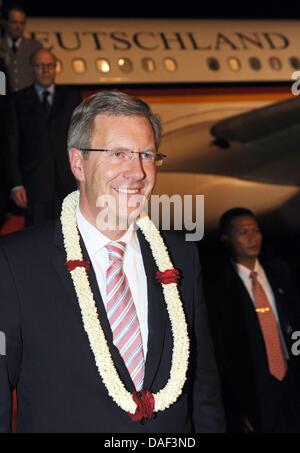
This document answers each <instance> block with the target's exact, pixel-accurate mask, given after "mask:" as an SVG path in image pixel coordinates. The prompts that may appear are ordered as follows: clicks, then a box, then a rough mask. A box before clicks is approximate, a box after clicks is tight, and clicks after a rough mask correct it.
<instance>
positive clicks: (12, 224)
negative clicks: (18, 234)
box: [0, 214, 24, 234]
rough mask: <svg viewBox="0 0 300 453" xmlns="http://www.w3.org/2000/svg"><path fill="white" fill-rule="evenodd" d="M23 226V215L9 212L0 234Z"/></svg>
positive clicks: (12, 231)
mask: <svg viewBox="0 0 300 453" xmlns="http://www.w3.org/2000/svg"><path fill="white" fill-rule="evenodd" d="M22 228H24V217H23V216H20V215H12V214H9V215H8V216H7V219H6V222H5V223H4V225H3V227H2V228H1V230H0V234H9V233H14V232H15V231H19V230H22Z"/></svg>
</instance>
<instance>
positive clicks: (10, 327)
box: [0, 249, 22, 433]
mask: <svg viewBox="0 0 300 453" xmlns="http://www.w3.org/2000/svg"><path fill="white" fill-rule="evenodd" d="M20 325H21V316H20V309H19V300H18V294H17V290H16V287H15V284H14V281H13V277H12V273H11V271H10V268H9V264H8V261H7V259H6V257H5V254H4V252H3V250H2V249H0V342H1V343H0V433H6V432H10V431H11V415H12V390H13V388H15V387H16V386H17V383H18V379H19V374H20V367H21V356H22V341H21V327H20Z"/></svg>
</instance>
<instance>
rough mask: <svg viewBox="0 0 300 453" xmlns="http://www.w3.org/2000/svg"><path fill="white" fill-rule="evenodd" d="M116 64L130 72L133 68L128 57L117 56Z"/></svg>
mask: <svg viewBox="0 0 300 453" xmlns="http://www.w3.org/2000/svg"><path fill="white" fill-rule="evenodd" d="M118 66H119V68H120V69H121V70H122V71H123V72H131V71H132V68H133V65H132V61H131V60H129V58H119V60H118Z"/></svg>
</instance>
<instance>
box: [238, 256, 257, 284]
mask: <svg viewBox="0 0 300 453" xmlns="http://www.w3.org/2000/svg"><path fill="white" fill-rule="evenodd" d="M234 265H235V267H236V270H237V272H238V274H239V275H240V276H241V277H243V278H244V279H246V278H249V277H250V274H251V272H252V271H251V270H250V269H249V268H248V267H246V266H243V264H240V263H234ZM253 271H255V272H257V275H258V276H261V275H262V274H263V270H262V267H261V265H260V262H259V261H258V259H257V260H256V261H255V265H254V269H253Z"/></svg>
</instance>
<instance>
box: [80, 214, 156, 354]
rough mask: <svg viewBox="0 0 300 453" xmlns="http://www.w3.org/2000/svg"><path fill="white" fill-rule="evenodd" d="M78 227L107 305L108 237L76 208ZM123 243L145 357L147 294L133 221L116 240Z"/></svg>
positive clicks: (126, 273) (127, 273) (125, 266)
mask: <svg viewBox="0 0 300 453" xmlns="http://www.w3.org/2000/svg"><path fill="white" fill-rule="evenodd" d="M76 220H77V226H78V229H79V231H80V234H81V236H82V239H83V241H84V244H85V246H86V249H87V252H88V254H89V257H90V259H91V262H92V265H93V268H94V271H95V274H96V278H97V283H98V286H99V289H100V293H101V297H102V300H103V302H104V306H105V308H106V271H107V269H108V267H109V258H108V251H107V249H106V247H105V246H106V245H107V244H108V243H109V242H111V239H109V238H108V237H106V236H105V235H104V234H102V233H101V232H100V231H99V230H98V229H97V228H96V227H95V226H93V225H92V224H91V223H90V222H89V221H88V220H87V219H86V218H85V217H84V216H83V214H82V213H81V211H80V209H79V207H78V208H77V211H76ZM118 241H123V242H125V243H126V250H125V254H124V260H123V269H124V272H125V275H126V277H127V280H128V283H129V287H130V290H131V294H132V297H133V301H134V305H135V308H136V312H137V317H138V320H139V323H140V330H141V335H142V339H143V348H144V358H145V359H146V355H147V344H148V293H147V278H146V273H145V268H144V262H143V257H142V252H141V247H140V243H139V240H138V237H137V234H136V231H135V229H134V225H133V224H132V225H131V226H130V227H129V229H128V230H127V231H126V232H125V234H124V235H123V236H122V237H121V238H120V239H118Z"/></svg>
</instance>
